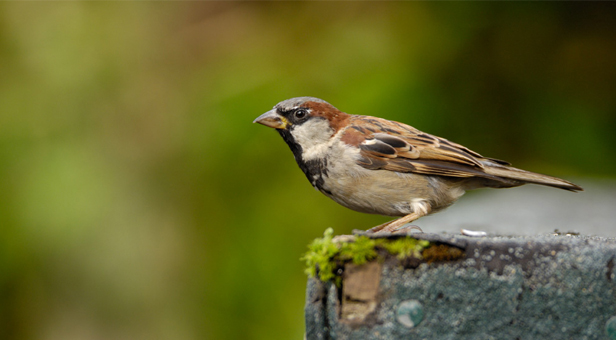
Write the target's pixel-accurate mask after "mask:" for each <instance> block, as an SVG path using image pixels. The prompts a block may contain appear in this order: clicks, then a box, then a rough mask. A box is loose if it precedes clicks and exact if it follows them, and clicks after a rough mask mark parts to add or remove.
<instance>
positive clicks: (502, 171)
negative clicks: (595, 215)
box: [484, 163, 584, 191]
mask: <svg viewBox="0 0 616 340" xmlns="http://www.w3.org/2000/svg"><path fill="white" fill-rule="evenodd" d="M484 165H486V166H485V168H484V171H485V172H486V173H487V174H489V175H493V176H497V177H501V178H505V179H510V180H515V181H521V182H524V183H534V184H541V185H547V186H550V187H555V188H560V189H565V190H569V191H584V189H582V187H580V186H578V185H575V184H573V183H571V182H569V181H565V180H564V179H560V178H556V177H552V176H548V175H542V174H538V173H534V172H530V171H526V170H521V169H517V168H514V167H511V166H503V165H500V164H494V163H492V164H489V165H488V164H484Z"/></svg>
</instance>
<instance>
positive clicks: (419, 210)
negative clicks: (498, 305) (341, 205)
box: [366, 202, 431, 233]
mask: <svg viewBox="0 0 616 340" xmlns="http://www.w3.org/2000/svg"><path fill="white" fill-rule="evenodd" d="M412 208H413V212H412V213H410V214H408V215H406V216H402V217H400V218H399V219H397V220H393V221H389V222H387V223H383V224H381V225H377V226H376V227H374V228H370V229H368V230H366V232H367V233H377V232H390V233H394V232H396V231H398V230H399V229H403V228H402V227H403V226H404V225H405V224H407V223H410V222H413V221H415V220H416V219H418V218H420V217H422V216H426V215H428V214H429V213H430V210H431V209H430V206H429V205H428V204H427V203H426V202H420V203H417V204H416V205H415V206H414V207H412ZM404 229H406V228H404ZM411 229H419V230H421V229H420V228H419V227H417V226H413V227H411ZM422 232H423V231H422Z"/></svg>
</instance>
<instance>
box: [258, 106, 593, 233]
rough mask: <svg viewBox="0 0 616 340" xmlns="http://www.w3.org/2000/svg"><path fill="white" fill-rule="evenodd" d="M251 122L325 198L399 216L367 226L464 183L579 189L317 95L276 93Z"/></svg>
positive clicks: (432, 202) (391, 226) (448, 194)
mask: <svg viewBox="0 0 616 340" xmlns="http://www.w3.org/2000/svg"><path fill="white" fill-rule="evenodd" d="M254 123H259V124H263V125H265V126H268V127H271V128H274V129H276V131H278V133H279V134H280V135H281V136H282V138H283V139H284V141H285V142H286V143H287V144H288V145H289V147H290V148H291V151H292V152H293V155H294V156H295V160H296V161H297V164H298V165H299V167H300V168H301V169H302V171H303V172H304V174H305V175H306V177H307V178H308V180H309V181H310V183H311V184H312V185H313V186H314V187H315V188H316V189H318V190H319V191H321V192H322V193H323V194H325V195H326V196H328V197H329V198H331V199H333V200H334V201H336V202H338V203H339V204H341V205H343V206H345V207H347V208H349V209H353V210H355V211H359V212H364V213H370V214H380V215H387V216H402V217H401V218H398V219H396V220H393V221H391V222H388V223H385V224H382V225H379V226H376V227H374V228H372V229H369V230H368V232H378V231H389V232H393V231H396V230H398V229H400V228H401V227H402V226H404V225H405V224H406V223H409V222H412V221H414V220H416V219H418V218H420V217H422V216H425V215H428V214H432V213H435V212H438V211H440V210H443V209H445V208H447V207H448V206H450V205H452V204H453V203H454V202H455V201H456V200H457V199H458V198H460V196H462V195H463V194H464V192H465V191H466V190H470V189H476V188H484V187H489V188H510V187H516V186H519V185H523V184H526V183H535V184H542V185H547V186H552V187H556V188H561V189H565V190H570V191H581V190H583V189H582V188H581V187H579V186H577V185H575V184H573V183H570V182H567V181H565V180H562V179H559V178H555V177H550V176H546V175H541V174H537V173H533V172H529V171H525V170H520V169H517V168H514V167H512V166H510V164H509V163H507V162H505V161H501V160H497V159H493V158H487V157H483V156H481V155H480V154H478V153H476V152H474V151H471V150H470V149H468V148H466V147H464V146H462V145H459V144H456V143H453V142H450V141H448V140H446V139H444V138H440V137H436V136H433V135H430V134H427V133H425V132H421V131H419V130H417V129H415V128H414V127H411V126H409V125H406V124H402V123H398V122H394V121H390V120H386V119H382V118H377V117H370V116H359V115H350V114H347V113H344V112H341V111H340V110H338V109H336V108H335V107H334V106H332V105H331V104H329V103H327V102H326V101H324V100H321V99H318V98H313V97H298V98H292V99H288V100H285V101H282V102H280V103H278V104H276V106H274V108H273V109H272V110H270V111H268V112H266V113H264V114H262V115H261V116H259V117H258V118H257V119H255V120H254Z"/></svg>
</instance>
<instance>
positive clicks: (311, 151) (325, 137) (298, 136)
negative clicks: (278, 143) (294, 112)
mask: <svg viewBox="0 0 616 340" xmlns="http://www.w3.org/2000/svg"><path fill="white" fill-rule="evenodd" d="M292 134H293V138H295V141H296V142H297V143H298V144H299V145H301V146H302V149H303V152H302V158H304V160H309V159H315V158H322V157H324V156H325V153H326V152H327V148H328V144H329V142H330V138H331V136H332V135H333V134H334V129H332V128H331V127H330V126H329V122H328V121H327V120H325V119H311V120H310V121H307V122H305V123H304V124H302V125H299V126H296V127H295V128H294V129H293V132H292Z"/></svg>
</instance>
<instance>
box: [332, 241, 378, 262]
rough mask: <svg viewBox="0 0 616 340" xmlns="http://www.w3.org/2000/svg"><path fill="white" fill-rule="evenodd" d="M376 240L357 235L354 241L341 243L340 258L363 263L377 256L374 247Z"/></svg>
mask: <svg viewBox="0 0 616 340" xmlns="http://www.w3.org/2000/svg"><path fill="white" fill-rule="evenodd" d="M376 243H377V242H376V240H373V239H371V238H369V237H366V236H358V237H357V238H355V242H349V243H343V244H342V246H341V247H340V259H341V260H343V261H344V260H351V261H353V263H354V264H357V265H360V264H364V263H366V262H368V261H370V260H372V259H374V258H376V256H377V252H376V250H375V249H374V248H375V246H376Z"/></svg>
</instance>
